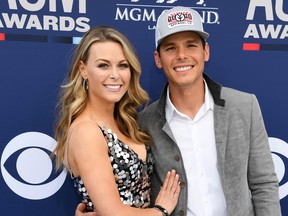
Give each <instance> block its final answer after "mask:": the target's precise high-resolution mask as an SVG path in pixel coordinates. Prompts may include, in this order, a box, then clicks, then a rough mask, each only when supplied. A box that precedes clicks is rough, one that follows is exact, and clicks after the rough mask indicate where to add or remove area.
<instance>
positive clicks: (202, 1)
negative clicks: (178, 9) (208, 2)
mask: <svg viewBox="0 0 288 216" xmlns="http://www.w3.org/2000/svg"><path fill="white" fill-rule="evenodd" d="M139 1H140V0H131V2H139ZM163 2H165V0H156V3H163ZM174 2H177V0H167V1H166V3H167V4H173V3H174ZM196 4H197V5H202V4H204V0H199V1H198V2H197V3H196Z"/></svg>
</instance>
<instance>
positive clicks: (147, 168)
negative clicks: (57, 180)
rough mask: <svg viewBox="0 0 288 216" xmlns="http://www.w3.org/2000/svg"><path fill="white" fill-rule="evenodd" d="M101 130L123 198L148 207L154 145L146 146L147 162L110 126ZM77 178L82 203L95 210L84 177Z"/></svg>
mask: <svg viewBox="0 0 288 216" xmlns="http://www.w3.org/2000/svg"><path fill="white" fill-rule="evenodd" d="M100 129H101V131H102V133H103V135H104V137H105V138H106V139H107V144H108V154H109V157H110V161H111V165H112V167H113V173H114V176H115V181H116V183H117V187H118V191H119V194H120V199H121V201H122V202H123V203H124V204H125V205H130V206H133V207H137V208H146V207H148V206H149V205H150V186H151V174H152V172H153V156H152V153H151V148H150V146H149V145H146V150H147V158H146V162H145V161H143V160H141V159H140V158H139V157H138V155H137V153H136V152H134V151H133V150H132V149H131V148H130V147H129V146H128V145H126V144H124V143H122V142H121V141H120V140H119V139H118V138H117V136H116V134H113V133H112V131H111V130H110V129H108V130H107V131H106V129H105V128H104V127H100ZM73 179H74V186H75V187H76V188H77V190H78V192H79V194H80V196H81V200H82V202H83V203H85V204H86V206H87V211H93V210H94V205H93V203H92V201H91V199H90V197H89V194H88V192H87V190H86V188H85V186H84V184H83V181H82V179H81V177H80V176H78V177H73Z"/></svg>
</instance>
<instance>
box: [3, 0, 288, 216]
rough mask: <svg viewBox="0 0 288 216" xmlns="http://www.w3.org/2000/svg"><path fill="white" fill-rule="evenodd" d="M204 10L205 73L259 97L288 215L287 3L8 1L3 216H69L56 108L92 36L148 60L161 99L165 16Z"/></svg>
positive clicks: (146, 78)
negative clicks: (122, 42) (121, 37)
mask: <svg viewBox="0 0 288 216" xmlns="http://www.w3.org/2000/svg"><path fill="white" fill-rule="evenodd" d="M177 5H183V6H189V7H191V8H194V9H196V10H197V11H198V12H199V13H200V14H201V16H202V18H203V22H204V26H205V29H206V31H207V32H209V33H210V37H209V39H208V42H209V44H210V50H211V58H210V61H209V62H208V63H207V65H206V73H207V74H209V75H210V76H211V77H212V78H213V79H215V80H217V81H218V82H220V83H222V84H223V85H225V86H230V87H233V88H237V89H239V90H242V91H247V92H251V93H254V94H255V95H256V96H257V98H258V100H259V103H260V105H261V107H262V113H263V117H264V121H265V123H266V128H267V132H268V135H269V141H270V147H271V154H272V156H273V161H274V165H275V168H276V172H277V176H278V178H279V181H280V194H279V195H280V198H281V208H282V213H283V215H288V196H287V195H288V171H287V170H286V168H287V169H288V130H287V123H288V114H287V107H288V99H287V98H288V97H287V93H288V85H287V82H288V69H287V61H288V2H287V1H284V0H243V1H230V0H110V1H107V0H57V1H56V0H1V2H0V82H1V84H0V101H1V102H0V103H1V105H0V163H1V166H0V169H1V172H0V188H1V196H0V203H1V208H0V215H3V216H14V215H15V216H22V215H23V216H24V215H27V216H33V215H35V216H36V215H43V216H46V215H47V216H48V215H49V216H50V215H54V216H65V215H67V216H70V215H74V210H75V206H76V205H77V204H78V202H79V200H78V196H77V194H76V192H75V190H74V188H73V183H72V182H71V179H70V176H69V175H68V174H67V172H65V171H63V172H55V171H54V166H53V162H52V161H51V159H50V157H49V154H50V153H51V151H52V150H53V149H54V147H55V145H56V141H55V140H54V138H53V137H54V134H53V130H54V121H55V106H56V103H57V98H58V91H59V86H60V84H61V83H62V81H63V79H64V76H65V74H66V72H67V70H68V67H69V62H70V61H71V55H72V52H73V50H74V48H75V46H76V44H77V43H78V42H79V39H81V37H82V36H83V34H84V32H86V31H87V30H88V29H90V28H91V27H93V26H96V25H108V26H113V27H115V28H116V29H118V30H120V31H121V32H123V33H125V34H126V35H127V37H128V38H129V39H130V40H131V41H132V43H133V44H134V46H135V48H136V50H137V51H138V55H139V57H140V59H141V63H142V68H143V75H142V77H141V83H142V85H143V87H144V88H145V89H146V90H147V91H148V92H149V94H150V97H151V100H152V101H154V100H156V99H157V98H158V97H159V95H160V92H161V89H162V87H163V86H164V84H165V82H166V79H165V76H164V74H163V72H162V71H160V70H158V69H157V68H156V66H155V64H154V59H153V51H154V48H155V47H154V44H155V43H154V29H155V24H156V19H157V17H158V16H159V14H160V13H161V12H162V10H164V9H167V8H171V7H173V6H177Z"/></svg>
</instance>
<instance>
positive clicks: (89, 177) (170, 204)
mask: <svg viewBox="0 0 288 216" xmlns="http://www.w3.org/2000/svg"><path fill="white" fill-rule="evenodd" d="M69 163H70V166H71V168H72V170H73V173H74V175H75V176H78V175H80V176H81V178H82V179H83V182H84V185H85V187H86V189H87V191H88V193H89V196H90V198H91V200H92V202H93V204H94V206H95V208H96V209H97V213H99V214H100V215H101V216H106V215H107V216H111V215H119V216H122V215H123V216H124V215H125V216H126V215H137V216H150V215H151V216H157V215H159V216H162V213H161V212H160V211H159V210H157V209H154V208H150V209H140V208H134V207H130V206H128V205H124V204H123V203H122V201H121V200H120V196H119V192H118V189H117V185H116V182H115V178H114V174H113V168H112V166H111V162H110V159H109V156H108V147H107V142H106V139H105V138H104V136H103V134H102V132H101V130H100V129H99V128H98V126H97V125H94V124H92V123H82V124H80V125H79V126H77V128H74V130H73V134H71V137H70V142H69ZM167 176H168V178H167V180H166V181H165V183H164V185H163V187H162V190H161V192H160V194H159V199H157V202H156V204H158V205H161V206H163V207H164V208H166V209H167V210H168V212H169V213H171V212H172V211H173V209H174V208H175V206H176V204H177V201H178V197H179V193H180V186H179V183H178V181H179V177H178V175H176V173H175V171H173V172H171V173H169V174H167Z"/></svg>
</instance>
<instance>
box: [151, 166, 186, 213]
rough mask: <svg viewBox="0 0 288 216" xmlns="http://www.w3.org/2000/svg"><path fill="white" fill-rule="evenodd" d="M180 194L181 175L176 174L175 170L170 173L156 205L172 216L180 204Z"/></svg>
mask: <svg viewBox="0 0 288 216" xmlns="http://www.w3.org/2000/svg"><path fill="white" fill-rule="evenodd" d="M179 194H180V182H179V175H178V174H176V171H175V170H172V171H169V172H168V173H167V175H166V178H165V180H164V183H163V186H162V187H161V189H160V192H159V194H158V196H157V199H156V201H155V205H160V206H162V207H163V208H165V209H166V210H167V211H168V213H169V215H170V214H171V213H172V212H173V210H174V209H175V207H176V205H177V203H178V198H179Z"/></svg>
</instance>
